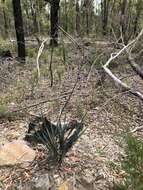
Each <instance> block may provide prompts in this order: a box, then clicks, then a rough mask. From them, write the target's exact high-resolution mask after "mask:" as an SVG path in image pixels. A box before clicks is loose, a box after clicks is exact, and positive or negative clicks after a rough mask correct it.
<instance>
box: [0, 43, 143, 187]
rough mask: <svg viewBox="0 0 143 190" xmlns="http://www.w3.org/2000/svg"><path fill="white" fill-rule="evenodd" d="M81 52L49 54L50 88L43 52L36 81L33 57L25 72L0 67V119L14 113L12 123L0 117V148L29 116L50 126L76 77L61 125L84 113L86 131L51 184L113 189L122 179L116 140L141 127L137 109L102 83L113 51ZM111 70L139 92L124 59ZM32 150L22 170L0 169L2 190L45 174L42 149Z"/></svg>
mask: <svg viewBox="0 0 143 190" xmlns="http://www.w3.org/2000/svg"><path fill="white" fill-rule="evenodd" d="M60 48H61V47H60ZM60 48H59V49H60ZM82 48H83V49H82ZM82 48H81V49H79V48H77V47H75V46H74V47H73V45H69V44H68V45H67V47H66V45H65V49H64V51H65V52H66V51H67V53H65V57H64V55H63V53H61V52H63V49H60V50H59V49H56V50H55V52H54V58H53V64H52V67H53V76H54V85H53V87H52V88H51V87H50V74H49V73H50V72H49V63H50V50H49V51H48V50H47V51H45V52H44V54H47V57H44V58H43V57H42V58H41V61H40V67H41V69H40V70H41V78H40V79H39V81H37V75H36V61H35V60H36V56H35V57H34V58H31V59H30V58H29V59H28V61H27V64H26V65H25V66H20V65H19V64H18V63H17V62H16V61H15V60H11V61H9V60H8V61H4V62H3V63H2V62H1V65H0V72H1V77H0V81H1V82H0V88H1V91H0V105H2V106H1V107H0V114H1V115H2V114H3V112H4V111H5V109H8V110H10V111H13V112H14V111H15V110H19V111H18V112H16V113H17V114H16V116H14V118H13V119H12V121H8V118H7V117H6V118H3V117H1V119H0V143H5V142H7V141H11V140H13V139H19V138H20V139H22V138H23V137H24V135H25V131H26V130H27V127H26V126H27V122H28V121H29V119H30V118H31V117H32V116H31V115H34V114H44V115H45V116H47V118H50V119H51V120H52V121H54V122H55V121H56V118H57V115H58V114H59V112H60V109H61V107H62V106H63V104H64V102H65V101H66V99H67V98H68V96H69V94H68V92H70V91H71V89H72V87H73V86H74V84H75V80H76V78H77V77H78V83H77V86H76V89H75V91H74V93H73V95H72V97H71V100H70V102H69V104H68V106H67V107H66V110H65V111H66V119H67V120H68V121H69V120H72V119H80V118H81V117H82V116H83V115H84V114H85V113H86V112H87V114H86V118H85V125H86V126H88V128H87V130H86V132H85V133H84V134H83V135H82V137H81V138H80V140H79V141H78V143H77V144H76V145H75V146H74V147H73V149H72V150H71V151H70V152H69V154H68V155H67V157H66V158H65V160H64V163H63V165H62V166H61V168H60V169H59V170H58V171H57V170H56V171H55V173H54V177H55V179H56V180H57V183H62V181H64V180H65V179H68V178H70V177H72V178H74V179H76V183H77V186H78V187H79V188H80V185H82V188H81V189H87V188H88V189H95V190H96V189H97V190H100V189H102V190H104V189H105V190H106V189H113V188H112V187H113V185H114V183H115V182H118V181H120V179H122V178H123V177H124V172H123V171H121V170H120V164H119V160H120V158H121V156H122V155H123V148H122V146H123V144H124V143H123V139H122V135H123V134H125V133H127V132H128V131H130V130H131V129H133V128H135V127H138V126H141V125H142V122H143V121H142V108H143V104H142V102H141V101H140V100H138V99H137V98H135V97H134V96H131V95H130V94H129V93H128V92H122V91H120V90H119V89H117V88H116V87H115V86H114V83H113V82H112V81H111V80H110V79H109V78H108V77H107V76H104V77H103V80H102V77H101V75H102V70H101V66H102V65H103V64H104V63H105V62H106V61H107V59H108V57H109V55H110V53H111V52H114V51H115V49H114V48H113V45H112V44H110V43H107V42H100V41H99V42H97V43H95V44H90V43H89V44H86V46H82ZM95 60H96V61H95ZM81 66H82V67H81ZM112 69H113V71H114V70H116V71H115V73H116V75H117V76H119V77H120V78H124V77H125V78H124V79H123V80H124V81H125V82H127V83H128V84H130V85H132V86H135V88H138V89H139V90H140V91H142V92H143V81H141V80H140V78H138V76H136V75H134V73H133V71H132V69H131V68H130V66H129V65H128V63H127V61H126V57H125V56H124V55H123V56H121V57H120V58H118V59H117V60H116V61H115V62H114V63H113V65H112ZM126 76H128V77H126ZM130 76H131V77H130ZM66 94H67V97H65V95H66ZM63 95H64V98H63ZM55 99H56V100H55ZM46 100H47V102H45V103H40V104H38V103H39V102H43V101H46ZM32 105H33V106H32ZM5 107H6V108H5ZM21 108H25V109H21ZM64 116H65V115H64ZM8 117H9V116H8ZM35 149H36V150H37V157H36V159H35V161H34V163H32V165H31V166H29V167H28V168H18V167H14V169H13V168H1V170H0V183H1V186H2V188H4V189H5V188H6V187H8V186H9V185H10V186H12V185H15V184H16V183H25V182H28V181H30V180H31V179H32V178H33V177H35V176H37V175H41V174H43V173H47V172H49V170H48V163H46V156H45V153H44V149H43V147H40V146H38V147H36V148H35ZM113 168H114V170H113ZM9 181H10V182H11V183H9Z"/></svg>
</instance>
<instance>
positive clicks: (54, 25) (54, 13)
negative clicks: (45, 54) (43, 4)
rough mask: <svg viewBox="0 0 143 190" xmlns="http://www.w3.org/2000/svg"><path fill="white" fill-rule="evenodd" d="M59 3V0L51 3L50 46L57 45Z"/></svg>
mask: <svg viewBox="0 0 143 190" xmlns="http://www.w3.org/2000/svg"><path fill="white" fill-rule="evenodd" d="M59 3H60V0H56V1H54V2H52V3H51V12H50V21H51V40H50V45H51V46H57V45H58V23H59V14H58V13H59Z"/></svg>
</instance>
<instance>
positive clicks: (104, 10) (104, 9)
mask: <svg viewBox="0 0 143 190" xmlns="http://www.w3.org/2000/svg"><path fill="white" fill-rule="evenodd" d="M109 2H110V0H102V1H101V17H102V33H103V35H106V34H107V26H108V12H109Z"/></svg>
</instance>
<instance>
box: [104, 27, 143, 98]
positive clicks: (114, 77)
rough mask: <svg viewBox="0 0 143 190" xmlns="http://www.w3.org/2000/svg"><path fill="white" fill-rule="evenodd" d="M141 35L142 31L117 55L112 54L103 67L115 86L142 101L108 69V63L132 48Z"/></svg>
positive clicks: (142, 95)
mask: <svg viewBox="0 0 143 190" xmlns="http://www.w3.org/2000/svg"><path fill="white" fill-rule="evenodd" d="M142 34H143V29H142V30H141V32H140V33H139V35H138V36H137V38H136V39H134V40H133V41H131V42H130V43H129V44H128V45H126V46H124V47H123V48H122V49H121V50H120V51H119V52H117V53H112V54H111V56H110V58H109V59H108V61H107V62H106V63H105V65H104V66H103V69H104V71H105V72H106V73H107V74H108V75H109V76H110V77H111V78H112V79H113V81H114V82H115V84H116V85H117V86H118V87H119V86H120V87H121V88H122V89H123V90H125V91H129V92H130V93H131V94H133V95H135V96H136V97H138V98H140V99H141V100H143V94H142V93H141V92H139V91H136V90H135V89H132V88H131V87H130V86H128V85H127V84H126V83H124V82H122V81H121V80H120V79H119V78H117V77H116V76H115V75H114V74H113V73H112V71H111V70H110V69H109V66H110V63H111V62H112V61H113V60H114V59H116V58H117V57H118V56H119V55H120V54H122V53H123V52H124V51H128V48H130V47H131V46H134V45H135V43H136V42H137V40H138V39H139V38H140V36H141V35H142Z"/></svg>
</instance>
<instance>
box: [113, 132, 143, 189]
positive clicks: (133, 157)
mask: <svg viewBox="0 0 143 190" xmlns="http://www.w3.org/2000/svg"><path fill="white" fill-rule="evenodd" d="M125 140H126V143H127V145H126V148H125V154H126V156H125V158H124V159H123V161H122V169H123V170H124V171H125V172H126V176H125V180H124V182H123V183H122V184H120V185H118V186H117V187H116V188H115V189H116V190H142V189H143V141H142V140H139V139H137V138H136V137H133V136H131V135H128V136H127V137H126V138H125Z"/></svg>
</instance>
